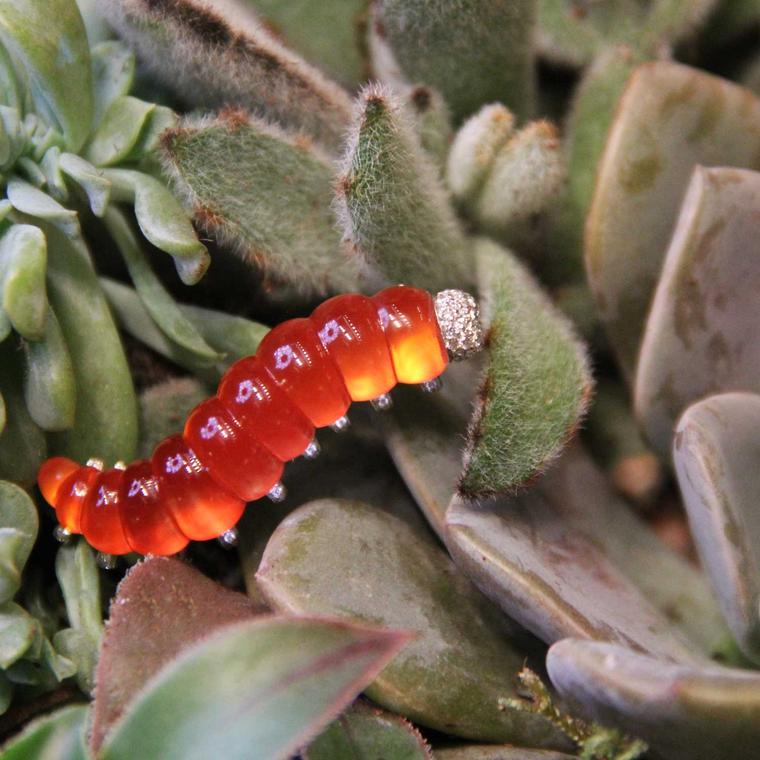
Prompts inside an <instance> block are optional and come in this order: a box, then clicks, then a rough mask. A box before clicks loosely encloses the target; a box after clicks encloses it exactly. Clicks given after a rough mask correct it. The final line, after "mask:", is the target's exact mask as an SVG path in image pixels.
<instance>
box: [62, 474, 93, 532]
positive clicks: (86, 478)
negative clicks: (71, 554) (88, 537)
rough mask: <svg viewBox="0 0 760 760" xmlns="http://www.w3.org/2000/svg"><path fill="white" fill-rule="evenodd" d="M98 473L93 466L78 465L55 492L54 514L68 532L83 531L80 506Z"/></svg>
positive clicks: (82, 504)
mask: <svg viewBox="0 0 760 760" xmlns="http://www.w3.org/2000/svg"><path fill="white" fill-rule="evenodd" d="M98 475H100V470H96V469H95V468H94V467H78V468H77V469H76V470H75V471H74V472H73V473H72V474H71V475H69V477H68V478H66V480H64V481H63V483H62V484H61V486H60V488H59V489H58V491H57V492H56V496H55V498H56V501H55V505H56V516H57V517H58V522H59V523H60V524H61V525H62V526H63V527H64V528H66V530H68V531H69V533H83V532H84V530H83V529H82V507H83V506H84V500H85V498H86V496H87V494H88V493H89V492H90V490H91V489H92V486H93V484H94V483H95V481H96V480H97V478H98Z"/></svg>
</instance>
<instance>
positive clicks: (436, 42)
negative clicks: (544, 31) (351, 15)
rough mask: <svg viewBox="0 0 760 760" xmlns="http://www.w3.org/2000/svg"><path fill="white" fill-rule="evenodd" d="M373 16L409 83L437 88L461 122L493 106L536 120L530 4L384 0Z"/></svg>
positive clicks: (494, 0)
mask: <svg viewBox="0 0 760 760" xmlns="http://www.w3.org/2000/svg"><path fill="white" fill-rule="evenodd" d="M375 14H376V18H375V24H376V25H377V27H378V31H377V33H378V34H379V35H380V37H381V38H383V39H384V40H385V41H386V43H387V44H388V45H389V47H390V49H391V50H392V52H393V56H394V58H395V59H396V61H397V62H398V64H399V66H400V67H401V71H402V72H403V74H404V76H405V78H406V79H407V81H409V82H422V83H424V84H427V85H430V86H431V87H435V89H436V90H438V91H439V92H440V93H441V94H442V95H443V97H444V99H445V100H446V102H447V103H448V105H449V107H450V108H451V111H452V113H453V114H454V118H455V120H456V121H461V120H462V119H463V118H465V117H467V116H469V115H470V114H471V113H473V112H474V111H477V110H478V108H480V107H481V106H482V105H484V104H485V103H489V102H491V101H495V100H496V101H501V102H503V103H506V105H507V106H509V107H510V108H511V109H512V110H513V111H515V113H517V114H518V115H519V116H520V117H523V118H524V117H527V116H529V115H530V114H531V112H532V110H533V105H534V97H535V93H534V88H535V81H534V76H535V75H534V70H533V69H534V59H533V45H532V38H533V33H534V28H535V20H536V19H535V16H536V14H535V3H534V2H532V0H517V1H515V2H511V3H503V2H499V1H498V0H472V1H471V2H468V3H466V4H462V3H460V2H454V1H453V0H380V2H378V3H377V5H376V6H375Z"/></svg>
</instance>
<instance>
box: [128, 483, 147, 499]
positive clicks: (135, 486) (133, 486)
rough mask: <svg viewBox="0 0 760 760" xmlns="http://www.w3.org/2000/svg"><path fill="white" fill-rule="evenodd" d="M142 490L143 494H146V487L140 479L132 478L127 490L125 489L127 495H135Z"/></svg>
mask: <svg viewBox="0 0 760 760" xmlns="http://www.w3.org/2000/svg"><path fill="white" fill-rule="evenodd" d="M140 492H142V494H143V496H147V495H148V494H147V492H146V489H145V488H143V485H142V481H141V480H139V479H138V480H133V481H132V482H131V483H130V485H129V491H127V496H137V494H138V493H140Z"/></svg>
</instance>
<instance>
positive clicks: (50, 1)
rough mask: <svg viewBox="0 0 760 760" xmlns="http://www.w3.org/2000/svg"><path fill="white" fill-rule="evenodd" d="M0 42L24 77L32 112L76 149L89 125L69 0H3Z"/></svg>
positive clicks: (82, 47)
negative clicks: (23, 73)
mask: <svg viewBox="0 0 760 760" xmlns="http://www.w3.org/2000/svg"><path fill="white" fill-rule="evenodd" d="M51 19H55V23H51ZM0 39H1V40H2V43H3V45H4V46H5V47H6V48H7V50H8V52H9V53H10V55H11V56H12V57H13V59H14V61H15V62H16V65H18V66H19V67H21V68H23V70H24V72H25V74H26V76H27V77H28V78H29V83H30V90H31V95H32V97H33V99H34V102H35V107H36V109H37V111H38V112H39V113H40V114H42V115H43V116H44V117H46V118H47V119H48V121H50V122H51V123H52V124H54V125H57V127H58V128H59V129H60V131H61V132H62V134H63V135H64V137H65V138H66V144H67V146H68V147H69V148H70V149H71V150H73V151H77V150H79V149H80V148H81V147H82V145H83V143H84V141H85V139H86V138H87V135H88V134H89V132H90V128H91V126H92V116H93V94H92V73H91V69H90V48H89V45H88V43H87V33H86V31H85V28H84V23H83V22H82V17H81V16H80V15H79V9H78V8H77V4H76V3H75V2H74V0H47V1H46V2H44V3H40V2H38V1H37V0H6V1H5V2H4V3H3V5H2V8H0Z"/></svg>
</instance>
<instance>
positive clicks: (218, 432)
mask: <svg viewBox="0 0 760 760" xmlns="http://www.w3.org/2000/svg"><path fill="white" fill-rule="evenodd" d="M183 437H184V439H185V442H186V443H187V445H188V446H190V448H192V450H193V451H194V452H195V453H196V455H197V456H198V459H200V460H201V462H202V463H203V464H204V465H206V467H207V468H208V471H209V473H210V475H211V477H212V478H213V479H214V480H215V481H217V483H219V484H221V485H222V486H223V487H224V488H226V489H228V490H229V491H232V493H234V494H235V495H236V496H238V497H239V498H241V499H243V501H254V500H255V499H260V498H261V497H262V496H264V495H266V494H267V493H268V492H269V491H270V490H271V488H272V486H273V485H274V484H275V483H276V482H277V481H278V480H279V479H280V476H281V475H282V469H283V467H282V462H281V461H280V460H279V459H277V458H276V457H275V456H274V455H273V454H270V453H269V451H268V450H267V449H265V448H264V447H263V446H262V445H261V444H260V443H258V442H257V441H256V439H255V438H254V437H253V436H252V435H251V434H250V433H249V432H248V431H247V430H245V428H243V427H241V426H240V425H239V424H238V422H237V420H235V418H234V417H233V416H232V415H231V414H230V412H228V411H227V409H226V407H225V406H224V404H222V402H221V401H220V400H219V399H218V398H210V399H208V400H207V401H203V402H201V403H200V404H198V406H196V407H195V409H194V410H193V411H192V412H191V413H190V416H189V417H188V419H187V423H186V424H185V432H184V435H183Z"/></svg>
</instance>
